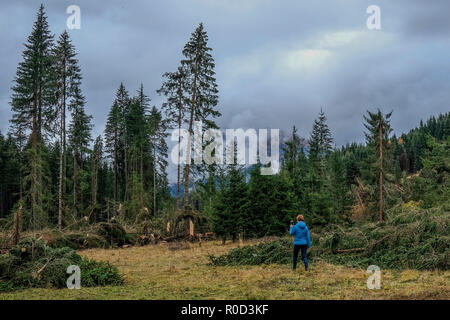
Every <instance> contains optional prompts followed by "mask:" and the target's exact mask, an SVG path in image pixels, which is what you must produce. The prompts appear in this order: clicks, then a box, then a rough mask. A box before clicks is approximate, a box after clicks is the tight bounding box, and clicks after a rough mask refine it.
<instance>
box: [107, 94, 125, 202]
mask: <svg viewBox="0 0 450 320" xmlns="http://www.w3.org/2000/svg"><path fill="white" fill-rule="evenodd" d="M120 128H121V111H120V108H119V105H118V103H117V101H115V102H114V104H113V106H112V107H111V110H110V111H109V114H108V118H107V121H106V127H105V146H106V151H107V152H108V155H109V158H110V159H112V162H113V164H112V165H113V181H114V182H113V185H114V188H113V194H114V196H113V198H114V201H115V202H116V201H119V152H120V151H119V148H120V141H119V139H120Z"/></svg>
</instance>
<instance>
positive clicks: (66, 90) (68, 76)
mask: <svg viewBox="0 0 450 320" xmlns="http://www.w3.org/2000/svg"><path fill="white" fill-rule="evenodd" d="M53 55H54V63H55V75H56V80H57V86H58V99H59V117H60V128H59V132H60V144H61V149H60V160H59V190H58V227H59V229H60V230H61V227H62V219H63V207H64V200H65V192H66V182H65V177H66V104H67V101H68V100H69V99H71V98H77V97H76V94H77V93H78V91H79V86H80V82H81V70H80V68H79V66H78V60H77V59H76V53H75V47H74V46H73V44H72V42H71V40H70V37H69V34H68V33H67V31H64V32H63V33H62V34H61V36H60V37H59V39H58V42H57V44H56V47H55V48H54V49H53Z"/></svg>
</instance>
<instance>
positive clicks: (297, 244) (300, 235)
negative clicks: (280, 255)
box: [289, 214, 311, 271]
mask: <svg viewBox="0 0 450 320" xmlns="http://www.w3.org/2000/svg"><path fill="white" fill-rule="evenodd" d="M304 220H305V218H304V217H303V215H301V214H299V215H298V216H297V224H296V225H294V223H293V222H292V221H291V229H290V231H289V233H290V234H291V236H294V261H293V265H292V270H295V269H296V268H297V259H298V252H299V251H300V250H301V252H302V260H303V263H304V264H305V270H306V271H308V258H307V257H306V251H307V250H308V248H310V247H311V239H310V237H309V230H308V227H307V226H306V224H305V222H304Z"/></svg>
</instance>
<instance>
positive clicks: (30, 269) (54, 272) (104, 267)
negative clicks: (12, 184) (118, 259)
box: [0, 239, 123, 291]
mask: <svg viewBox="0 0 450 320" xmlns="http://www.w3.org/2000/svg"><path fill="white" fill-rule="evenodd" d="M71 265H76V266H79V267H80V269H81V286H82V287H93V286H105V285H121V284H123V278H122V276H121V275H120V274H119V272H118V270H117V268H116V267H114V266H111V265H110V264H108V263H106V262H98V261H94V260H89V259H83V258H82V257H81V256H80V255H78V254H77V253H76V251H75V250H73V249H70V248H67V247H64V248H51V247H49V246H47V245H46V244H45V243H44V242H43V241H40V240H36V239H26V240H23V241H21V242H20V243H19V244H18V245H16V246H14V247H12V248H11V249H10V250H9V253H8V254H5V255H0V291H11V290H16V289H22V288H30V287H41V288H48V287H52V288H64V287H66V286H67V278H68V276H69V275H68V274H67V273H66V272H67V268H68V267H69V266H71Z"/></svg>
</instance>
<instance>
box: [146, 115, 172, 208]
mask: <svg viewBox="0 0 450 320" xmlns="http://www.w3.org/2000/svg"><path fill="white" fill-rule="evenodd" d="M148 128H149V133H150V145H151V152H152V156H153V159H152V160H153V164H152V168H153V179H152V181H153V212H154V214H156V212H157V209H158V206H157V203H156V199H157V197H158V193H160V191H161V193H160V196H163V195H164V194H165V192H166V190H167V185H168V182H167V173H166V168H167V150H168V147H167V142H166V138H167V124H166V121H165V120H164V119H163V117H162V114H161V111H159V110H158V109H156V107H153V108H152V109H151V111H150V115H149V117H148Z"/></svg>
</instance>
